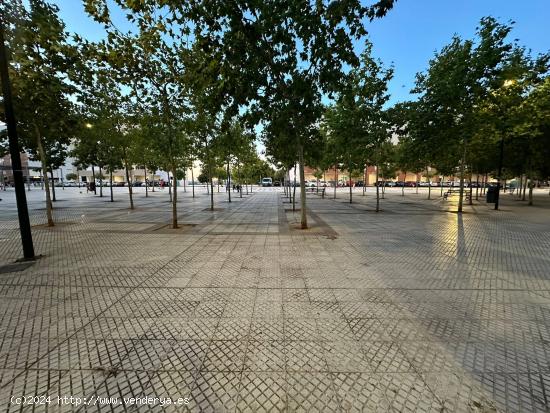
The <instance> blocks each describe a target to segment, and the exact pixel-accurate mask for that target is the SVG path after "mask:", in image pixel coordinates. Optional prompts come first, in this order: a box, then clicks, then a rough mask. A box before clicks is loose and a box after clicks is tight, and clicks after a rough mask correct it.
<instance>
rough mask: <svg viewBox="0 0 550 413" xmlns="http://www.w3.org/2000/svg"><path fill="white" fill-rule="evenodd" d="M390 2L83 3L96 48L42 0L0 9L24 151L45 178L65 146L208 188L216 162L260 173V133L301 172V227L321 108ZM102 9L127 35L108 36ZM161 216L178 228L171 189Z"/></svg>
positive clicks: (81, 156)
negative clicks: (202, 174) (97, 33)
mask: <svg viewBox="0 0 550 413" xmlns="http://www.w3.org/2000/svg"><path fill="white" fill-rule="evenodd" d="M393 3H394V1H393V0H381V1H375V2H373V3H372V4H368V5H365V4H363V2H361V1H358V0H352V1H348V2H345V3H335V2H329V1H318V2H305V3H304V2H301V3H296V2H286V3H285V2H252V3H251V2H247V1H235V2H227V1H225V0H214V1H209V2H181V1H176V0H164V1H162V2H158V1H155V0H145V1H139V2H136V1H132V2H129V1H126V0H114V1H112V2H108V1H106V0H86V1H85V2H84V5H85V10H86V12H87V13H88V14H89V15H90V16H91V17H92V18H93V19H94V20H96V21H97V22H99V23H100V24H102V25H103V27H104V29H105V33H106V35H105V39H104V40H102V41H99V42H89V41H87V40H86V39H82V38H81V37H79V36H78V35H70V34H68V33H67V32H66V31H65V27H64V24H63V22H62V21H61V20H60V19H59V16H58V10H57V8H56V7H55V6H53V5H52V4H49V3H48V2H47V1H46V0H30V1H29V2H28V6H27V7H24V5H23V4H22V1H21V0H14V1H12V2H8V3H2V5H1V8H2V10H1V12H2V16H3V20H4V21H5V22H6V29H7V41H8V48H9V51H10V55H11V59H12V66H11V73H10V74H11V77H12V80H13V90H14V95H15V100H16V112H17V116H18V121H19V128H20V130H21V136H22V138H23V141H24V147H25V149H26V150H28V151H29V152H31V153H32V154H33V155H35V156H36V157H38V158H39V159H40V160H41V161H42V165H43V169H44V171H43V173H44V175H45V174H46V173H47V172H49V173H50V174H51V171H52V170H53V169H55V168H56V166H57V165H56V163H55V162H56V159H59V158H62V157H63V156H62V153H63V151H66V150H67V147H68V146H69V145H70V144H75V146H76V149H75V152H74V155H75V156H76V157H77V159H78V162H79V166H80V167H82V168H84V167H86V166H88V165H94V166H97V168H98V169H99V168H100V169H101V170H102V171H103V170H105V171H107V172H108V173H110V172H111V171H112V170H113V169H115V168H120V167H121V166H122V167H123V168H125V169H126V170H129V169H130V167H131V165H140V166H143V167H147V168H148V169H149V170H154V169H155V168H162V169H164V170H166V171H169V172H170V173H172V175H174V176H175V175H176V174H177V171H178V169H181V168H184V167H185V166H186V165H188V164H189V162H192V161H194V160H200V162H201V163H202V164H203V165H204V167H205V171H207V175H208V176H209V182H210V184H211V185H212V176H213V175H214V170H215V169H216V168H219V165H220V164H222V163H223V164H224V165H226V169H227V171H228V173H231V169H232V168H231V164H232V163H235V164H236V165H243V168H245V169H246V168H249V169H250V168H252V169H253V168H257V169H262V168H265V165H261V162H259V161H258V159H257V158H258V157H257V155H256V151H255V148H254V146H253V141H254V137H255V133H254V131H255V130H262V137H263V139H264V144H265V146H266V148H267V150H268V154H269V155H270V156H271V159H272V161H273V162H275V163H279V162H280V163H281V164H282V165H284V167H285V168H288V167H290V165H294V164H295V163H296V162H298V164H299V165H300V171H301V173H300V174H301V177H302V179H301V182H302V186H301V193H302V196H301V199H302V209H301V210H302V227H303V228H306V227H307V217H306V205H305V187H304V179H303V175H304V172H303V168H304V164H305V161H306V160H307V159H309V158H311V157H312V153H310V152H311V148H314V145H312V143H314V142H316V141H317V140H318V139H319V136H320V130H319V122H320V120H321V117H322V115H323V110H324V107H323V104H322V102H321V100H322V98H323V96H332V95H333V94H335V93H337V92H338V90H339V89H340V87H341V85H342V84H343V82H342V79H343V73H344V72H345V70H344V69H345V68H346V67H356V66H358V64H359V58H358V56H357V55H356V52H355V49H354V41H356V40H361V39H363V38H364V37H365V35H366V29H365V24H366V21H367V20H369V19H371V20H372V19H375V18H379V17H382V16H384V15H385V13H386V12H387V11H388V10H389V9H391V8H392V6H393ZM110 7H118V8H120V9H121V10H122V11H123V12H124V13H125V14H126V17H127V19H128V21H129V23H130V25H131V29H130V30H128V31H122V30H119V29H118V28H117V26H116V25H115V24H114V23H113V21H112V19H111V9H110ZM258 126H259V127H258ZM255 164H256V165H255ZM174 181H175V180H174ZM129 191H130V204H131V207H133V200H132V194H131V187H129ZM46 192H47V193H48V200H47V205H48V222H49V223H50V224H53V220H52V216H51V202H50V200H49V191H46ZM212 192H213V191H211V193H212ZM172 205H173V226H174V227H177V193H176V192H175V191H173V203H172ZM212 207H213V200H212Z"/></svg>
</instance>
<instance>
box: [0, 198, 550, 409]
mask: <svg viewBox="0 0 550 413" xmlns="http://www.w3.org/2000/svg"><path fill="white" fill-rule="evenodd" d="M56 190H57V196H58V199H59V200H58V201H57V202H56V203H55V220H56V222H57V225H56V226H55V227H54V228H48V227H46V226H45V225H44V223H45V205H44V203H43V202H42V198H43V196H44V195H43V192H42V191H40V189H39V188H35V189H33V190H32V191H30V192H29V193H28V195H29V203H30V214H31V221H32V224H33V236H34V241H35V249H36V252H37V253H39V254H43V257H42V258H41V259H39V260H38V261H36V262H35V263H33V264H32V265H29V263H21V264H13V263H14V261H15V260H16V259H17V258H19V257H20V255H21V243H20V240H19V232H18V226H17V214H16V210H15V201H14V194H13V190H11V191H12V192H10V191H7V192H1V193H0V198H2V201H0V306H1V312H0V411H6V412H19V411H24V412H27V411H37V412H42V411H47V412H70V411H78V412H88V411H102V412H103V411H105V412H107V411H113V412H115V411H116V412H119V411H143V412H146V411H147V412H149V411H157V412H161V411H163V412H164V411H166V412H176V411H177V412H184V411H192V412H199V411H201V412H264V411H266V412H267V411H270V412H278V411H286V412H298V411H303V412H315V411H318V412H376V411H379V412H387V411H393V412H409V411H422V412H424V411H426V412H428V411H434V412H443V411H449V412H455V411H457V412H468V411H474V412H493V411H510V412H532V411H540V412H545V411H548V410H550V346H549V343H550V256H549V251H550V197H549V196H548V192H547V190H545V191H544V192H543V191H542V190H541V191H537V193H536V197H535V206H534V207H527V206H526V203H525V202H520V201H517V200H516V198H515V197H514V196H511V195H508V194H506V195H503V200H502V210H501V211H498V212H497V211H492V210H491V209H490V207H489V206H487V205H486V204H485V203H484V202H479V203H478V202H476V203H475V205H474V206H472V207H470V206H466V207H465V212H464V213H463V214H461V215H459V214H456V213H454V212H452V210H453V209H455V206H456V199H454V198H453V199H450V200H448V201H443V200H441V199H439V198H437V195H438V194H439V192H438V190H434V191H433V195H434V198H436V199H434V200H431V201H428V200H426V199H425V198H426V191H425V190H424V189H423V190H422V191H421V193H420V194H418V195H417V194H415V193H414V190H413V189H407V193H406V196H405V197H401V196H400V194H401V190H400V189H393V188H392V189H388V191H387V194H386V198H387V199H384V200H382V204H381V206H382V210H383V211H382V212H380V213H378V214H377V213H376V212H374V199H373V193H372V189H369V192H368V193H367V196H365V197H363V196H361V191H360V190H359V189H357V190H356V193H355V194H354V203H353V204H352V205H350V204H349V203H348V202H347V199H346V196H347V192H346V191H345V190H341V192H340V193H339V194H338V199H336V200H333V199H331V192H330V190H329V191H328V192H327V196H326V197H325V199H321V197H320V196H318V195H315V194H310V195H308V202H309V206H310V210H309V211H308V212H309V216H308V218H309V221H310V224H311V228H310V229H309V230H306V231H302V230H299V229H298V222H299V214H298V213H293V212H292V205H291V204H289V203H288V199H287V198H285V197H284V196H283V194H282V191H281V190H280V189H279V188H264V189H262V188H259V189H258V188H255V189H254V193H253V194H250V195H245V196H243V198H242V199H241V198H239V197H238V196H236V195H237V194H235V193H234V194H233V202H231V203H228V202H227V197H226V194H225V193H224V192H220V193H217V192H216V194H215V202H216V209H215V211H214V212H212V211H210V210H209V209H208V208H209V197H208V196H206V195H205V193H204V189H202V188H201V189H200V190H199V189H198V190H197V196H196V197H195V198H192V197H191V193H190V192H189V190H188V191H187V192H186V193H184V192H183V191H181V192H180V193H179V221H180V224H181V227H180V228H179V229H178V230H173V229H171V228H170V226H169V223H170V216H171V205H170V203H169V202H168V193H167V192H168V191H167V190H164V191H158V190H157V191H156V192H155V193H150V196H149V197H148V198H145V194H144V192H143V189H142V188H140V189H138V190H137V191H136V192H137V193H136V194H135V204H136V209H135V210H133V211H130V210H129V209H128V208H127V207H128V202H127V195H126V192H125V190H124V188H117V190H116V193H115V201H116V202H114V203H110V202H108V198H107V197H104V198H100V197H99V196H94V195H92V194H86V191H85V190H79V189H78V188H67V189H65V190H61V188H56ZM105 192H106V195H108V189H107V190H106V191H105ZM455 198H456V197H455ZM24 396H26V397H27V399H26V403H25V404H23V401H25V400H23V399H21V398H22V397H24ZM33 396H37V398H35V399H29V398H30V397H33ZM71 396H73V399H72V400H69V399H61V398H62V397H67V398H69V397H71ZM48 397H49V398H48ZM58 397H59V398H60V399H58ZM130 398H135V400H130ZM145 398H150V399H149V400H147V399H145ZM155 398H156V399H155ZM168 398H169V400H171V401H178V403H179V404H177V405H174V404H170V405H168V404H167V403H168V401H167V400H168ZM140 403H141V404H140ZM161 403H164V404H165V405H164V406H163V405H161Z"/></svg>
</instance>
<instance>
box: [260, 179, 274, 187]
mask: <svg viewBox="0 0 550 413" xmlns="http://www.w3.org/2000/svg"><path fill="white" fill-rule="evenodd" d="M262 186H273V179H271V178H262Z"/></svg>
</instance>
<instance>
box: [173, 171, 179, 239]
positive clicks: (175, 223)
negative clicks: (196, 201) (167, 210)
mask: <svg viewBox="0 0 550 413" xmlns="http://www.w3.org/2000/svg"><path fill="white" fill-rule="evenodd" d="M172 178H173V179H172V181H173V183H172V185H173V187H174V191H173V192H174V194H173V195H172V229H177V228H178V207H177V201H178V180H177V179H176V165H172Z"/></svg>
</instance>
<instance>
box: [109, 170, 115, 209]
mask: <svg viewBox="0 0 550 413" xmlns="http://www.w3.org/2000/svg"><path fill="white" fill-rule="evenodd" d="M109 183H110V185H109V188H110V189H111V191H110V192H111V202H114V199H113V171H110V172H109Z"/></svg>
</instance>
